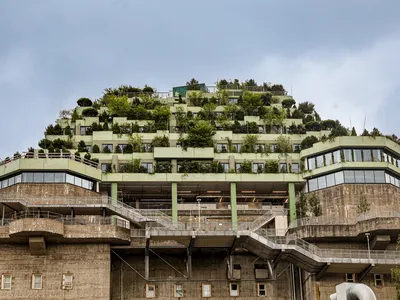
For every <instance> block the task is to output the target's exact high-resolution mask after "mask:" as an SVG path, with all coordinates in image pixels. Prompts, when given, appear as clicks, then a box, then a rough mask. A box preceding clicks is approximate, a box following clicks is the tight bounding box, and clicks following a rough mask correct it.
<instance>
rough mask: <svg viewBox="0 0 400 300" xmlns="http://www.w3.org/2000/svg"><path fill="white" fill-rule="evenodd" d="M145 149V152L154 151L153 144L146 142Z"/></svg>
mask: <svg viewBox="0 0 400 300" xmlns="http://www.w3.org/2000/svg"><path fill="white" fill-rule="evenodd" d="M144 151H145V152H151V151H153V150H152V148H151V144H149V143H146V144H144Z"/></svg>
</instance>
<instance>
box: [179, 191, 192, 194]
mask: <svg viewBox="0 0 400 300" xmlns="http://www.w3.org/2000/svg"><path fill="white" fill-rule="evenodd" d="M191 193H192V191H179V192H178V194H191Z"/></svg>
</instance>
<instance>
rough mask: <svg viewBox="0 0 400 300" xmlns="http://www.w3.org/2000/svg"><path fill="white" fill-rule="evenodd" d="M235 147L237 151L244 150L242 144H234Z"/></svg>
mask: <svg viewBox="0 0 400 300" xmlns="http://www.w3.org/2000/svg"><path fill="white" fill-rule="evenodd" d="M233 149H234V150H235V152H240V150H242V144H233Z"/></svg>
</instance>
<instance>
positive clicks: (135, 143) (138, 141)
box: [129, 133, 145, 152]
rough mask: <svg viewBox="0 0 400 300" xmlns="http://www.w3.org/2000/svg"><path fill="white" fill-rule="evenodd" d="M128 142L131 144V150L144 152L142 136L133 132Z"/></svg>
mask: <svg viewBox="0 0 400 300" xmlns="http://www.w3.org/2000/svg"><path fill="white" fill-rule="evenodd" d="M129 144H130V145H131V146H132V150H133V152H144V150H145V149H144V142H143V136H142V135H140V134H138V133H135V134H134V135H132V136H130V137H129Z"/></svg>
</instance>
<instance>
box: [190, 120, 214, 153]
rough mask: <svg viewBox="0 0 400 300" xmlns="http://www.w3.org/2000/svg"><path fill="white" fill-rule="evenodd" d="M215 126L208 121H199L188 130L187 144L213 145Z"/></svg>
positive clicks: (198, 145)
mask: <svg viewBox="0 0 400 300" xmlns="http://www.w3.org/2000/svg"><path fill="white" fill-rule="evenodd" d="M214 134H215V128H214V127H213V126H212V125H211V124H210V123H209V122H207V121H198V122H196V123H195V124H194V126H193V127H191V128H190V129H189V131H188V136H187V139H186V141H187V145H188V146H189V147H200V148H204V147H213V146H214V142H213V136H214Z"/></svg>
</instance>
